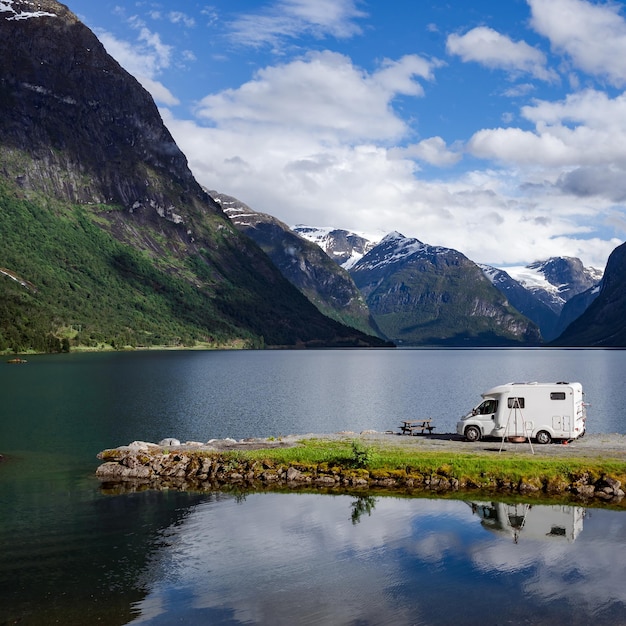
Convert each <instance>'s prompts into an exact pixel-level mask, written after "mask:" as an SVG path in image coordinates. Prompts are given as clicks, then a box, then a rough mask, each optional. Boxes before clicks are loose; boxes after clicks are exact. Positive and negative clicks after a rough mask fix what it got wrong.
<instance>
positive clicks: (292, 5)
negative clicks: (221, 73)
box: [229, 0, 366, 47]
mask: <svg viewBox="0 0 626 626" xmlns="http://www.w3.org/2000/svg"><path fill="white" fill-rule="evenodd" d="M365 15H366V14H365V13H363V12H362V11H360V10H358V9H357V8H356V4H355V1H354V0H279V1H276V2H274V3H272V4H270V6H269V7H268V8H267V9H265V10H264V11H262V12H258V13H249V14H244V15H241V16H239V17H238V18H237V19H236V20H235V21H233V22H231V23H230V24H229V31H230V37H231V39H232V40H234V41H236V42H237V43H238V44H240V45H244V46H253V47H256V46H263V45H270V46H274V47H277V46H279V45H280V44H281V43H282V41H284V40H286V39H292V38H297V37H299V36H301V35H302V34H310V35H313V36H315V37H318V38H320V39H321V38H324V37H326V36H329V35H330V36H333V37H338V38H348V37H352V36H354V35H357V34H359V33H360V32H361V29H360V27H359V26H358V25H357V24H356V21H355V20H356V19H358V18H362V17H364V16H365Z"/></svg>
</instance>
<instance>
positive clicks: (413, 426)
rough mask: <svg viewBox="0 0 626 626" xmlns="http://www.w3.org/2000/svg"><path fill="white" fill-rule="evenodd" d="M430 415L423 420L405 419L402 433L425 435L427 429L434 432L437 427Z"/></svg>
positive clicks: (430, 432)
mask: <svg viewBox="0 0 626 626" xmlns="http://www.w3.org/2000/svg"><path fill="white" fill-rule="evenodd" d="M431 422H432V420H431V418H430V417H427V418H425V419H421V420H403V421H402V424H400V432H401V434H402V435H423V434H424V433H425V432H426V431H428V434H429V435H430V434H432V432H433V430H434V429H435V427H434V426H433V425H432V423H431Z"/></svg>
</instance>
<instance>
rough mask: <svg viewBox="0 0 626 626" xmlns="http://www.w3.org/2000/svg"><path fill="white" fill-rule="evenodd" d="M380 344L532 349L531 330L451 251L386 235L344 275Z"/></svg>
mask: <svg viewBox="0 0 626 626" xmlns="http://www.w3.org/2000/svg"><path fill="white" fill-rule="evenodd" d="M350 273H351V274H352V277H353V278H354V281H355V283H356V284H357V286H358V287H359V289H360V290H361V292H362V293H363V295H364V296H365V298H366V300H367V303H368V305H369V307H370V311H371V313H372V315H373V316H374V319H375V320H376V323H377V324H378V326H379V327H380V329H381V331H382V332H383V333H384V334H385V336H386V337H388V338H389V339H391V340H392V341H395V342H396V343H403V344H406V345H455V346H464V345H467V346H480V345H516V344H517V345H521V344H526V345H533V344H537V343H539V341H540V334H539V330H538V328H537V327H536V326H535V325H534V324H533V323H532V322H531V321H530V320H528V319H527V318H525V317H523V316H522V315H521V314H520V313H519V312H517V311H516V310H515V309H513V308H512V307H511V306H510V305H509V304H508V303H507V301H506V298H505V297H504V296H503V295H502V294H501V293H500V292H499V291H498V290H497V289H496V288H495V287H494V286H493V285H492V284H491V283H490V282H489V280H488V279H487V278H486V277H485V276H484V274H483V272H482V271H481V270H480V268H479V267H478V266H477V265H476V264H475V263H473V262H472V261H470V260H469V259H468V258H467V257H465V256H464V255H463V254H461V253H460V252H457V251H456V250H451V249H448V248H441V247H434V246H429V245H426V244H423V243H422V242H420V241H418V240H417V239H409V238H406V237H404V236H403V235H401V234H399V233H391V234H390V235H387V237H385V238H384V239H383V240H382V241H381V242H380V243H379V244H378V245H377V246H375V247H374V248H373V249H372V250H371V251H370V252H369V253H368V254H366V255H365V256H364V257H363V258H362V259H361V260H360V261H359V262H358V263H356V265H355V266H354V267H353V268H352V269H351V270H350Z"/></svg>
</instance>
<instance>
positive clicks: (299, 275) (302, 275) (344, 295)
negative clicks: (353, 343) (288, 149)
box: [209, 191, 378, 335]
mask: <svg viewBox="0 0 626 626" xmlns="http://www.w3.org/2000/svg"><path fill="white" fill-rule="evenodd" d="M209 194H210V195H211V197H212V198H214V199H215V200H217V202H218V203H219V204H220V206H221V207H222V209H223V210H224V213H226V215H228V217H229V218H230V219H231V221H232V222H233V224H235V226H236V227H237V228H238V229H239V230H241V231H242V232H244V233H245V234H246V235H248V236H249V237H250V238H251V239H253V240H254V241H256V243H257V244H258V245H259V246H260V248H261V249H262V250H263V251H264V252H265V253H266V254H267V255H268V256H269V257H270V259H272V261H273V263H274V264H275V265H276V266H277V267H278V269H279V270H280V271H281V273H282V274H283V276H284V277H285V278H287V280H289V282H290V283H291V284H292V285H294V286H296V287H297V288H298V289H299V290H300V291H301V292H302V293H303V294H304V295H305V296H306V297H307V298H308V299H309V300H310V301H311V302H312V303H313V304H314V305H315V306H316V307H317V308H318V309H319V310H320V311H321V312H322V313H323V314H324V315H327V316H328V317H330V318H332V319H334V320H337V321H338V322H341V323H342V324H346V325H348V326H352V327H353V328H357V329H359V330H361V331H363V332H366V333H368V334H374V335H376V334H377V333H378V330H377V329H376V326H375V324H374V322H373V320H372V319H371V316H370V313H369V309H368V308H367V304H366V302H365V299H364V298H363V296H362V295H361V292H360V291H359V290H358V289H357V286H356V285H355V284H354V281H353V280H352V277H351V276H350V274H348V272H347V271H346V270H344V269H343V268H342V267H340V266H339V265H337V263H335V262H334V261H333V260H331V259H330V258H329V257H328V255H327V254H326V253H325V252H324V251H323V250H322V249H321V248H320V247H319V246H318V245H316V244H314V243H311V242H310V241H308V240H307V239H303V238H302V237H300V236H299V235H297V234H296V233H294V232H293V231H292V230H291V229H290V228H289V227H288V226H287V225H286V224H284V223H283V222H281V221H280V220H278V219H276V218H275V217H272V216H271V215H267V214H265V213H258V212H257V211H254V210H252V209H251V208H250V207H249V206H248V205H246V204H244V203H243V202H241V201H239V200H237V199H236V198H233V197H232V196H227V195H225V194H221V193H218V192H216V191H209Z"/></svg>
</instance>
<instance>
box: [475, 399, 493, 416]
mask: <svg viewBox="0 0 626 626" xmlns="http://www.w3.org/2000/svg"><path fill="white" fill-rule="evenodd" d="M497 410H498V401H497V400H493V399H489V400H485V401H484V402H483V403H482V404H481V405H480V406H479V407H478V408H477V409H476V413H477V414H478V415H489V414H490V413H495V412H496V411H497Z"/></svg>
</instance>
